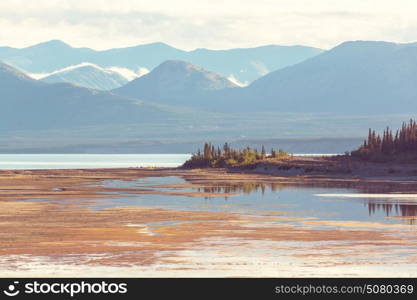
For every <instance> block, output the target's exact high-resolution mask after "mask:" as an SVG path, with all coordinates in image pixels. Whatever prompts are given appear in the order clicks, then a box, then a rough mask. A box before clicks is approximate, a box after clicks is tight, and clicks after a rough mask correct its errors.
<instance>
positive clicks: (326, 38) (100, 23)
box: [0, 0, 417, 49]
mask: <svg viewBox="0 0 417 300" xmlns="http://www.w3.org/2000/svg"><path fill="white" fill-rule="evenodd" d="M416 10H417V3H416V2H415V1H414V0H412V1H411V0H401V1H387V0H351V1H334V0H315V1H313V0H297V1H294V0H258V1H253V0H251V1H244V0H239V1H237V0H228V1H220V0H206V1H196V0H193V1H191V0H176V1H161V0H142V1H136V0H118V1H110V0H89V1H85V0H37V1H27V0H3V1H1V2H0V26H1V28H2V30H1V31H0V44H1V45H11V46H16V47H23V46H28V45H31V44H34V43H38V42H41V41H45V40H50V39H61V40H64V41H65V42H68V43H70V44H72V45H74V46H88V47H92V48H97V49H104V48H111V47H122V46H128V45H137V44H142V43H149V42H155V41H163V42H166V43H169V44H171V45H173V46H176V47H179V48H183V49H194V48H200V47H206V48H214V49H224V48H231V47H248V46H254V45H261V44H283V45H290V44H304V45H311V46H316V47H322V48H329V47H332V46H334V45H336V44H338V43H340V42H342V41H345V40H358V39H363V40H391V41H398V42H408V41H414V40H417V31H416V30H415V29H416V27H417V18H415V11H416Z"/></svg>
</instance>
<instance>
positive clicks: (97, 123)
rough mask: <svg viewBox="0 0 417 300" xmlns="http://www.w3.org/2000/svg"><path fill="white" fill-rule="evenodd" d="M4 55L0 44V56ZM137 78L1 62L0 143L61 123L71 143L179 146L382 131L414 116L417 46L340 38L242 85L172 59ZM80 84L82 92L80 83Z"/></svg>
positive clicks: (112, 71)
mask: <svg viewBox="0 0 417 300" xmlns="http://www.w3.org/2000/svg"><path fill="white" fill-rule="evenodd" d="M61 46H62V45H61ZM64 47H65V48H67V46H64ZM46 48H48V47H46ZM163 48H164V47H163ZM36 49H37V50H36ZM82 49H84V48H82ZM35 50H36V51H35ZM142 50H143V49H142ZM10 51H11V52H13V51H14V49H13V48H5V47H3V48H0V55H5V53H6V54H7V52H10ZM31 51H32V52H33V53H35V52H37V51H40V50H39V49H38V48H36V47H35V49H32V50H31ZM42 51H44V50H42ZM42 51H41V52H42ZM82 51H86V52H90V50H88V49H87V50H86V49H84V50H82ZM121 51H122V53H124V52H123V51H124V50H121ZM132 51H133V50H132ZM172 51H174V50H172ZM175 51H177V50H175ZM178 51H179V50H178ZM64 53H65V52H64ZM69 53H72V52H71V51H69ZM9 54H10V53H9ZM9 54H8V55H9ZM50 54H51V53H50ZM51 55H52V54H51ZM156 56H157V55H156ZM33 57H36V55H34V56H33ZM69 57H70V56H69ZM123 59H124V58H123ZM154 59H155V61H154V62H156V61H157V59H156V58H154ZM54 60H55V58H54V57H51V59H50V61H49V63H50V64H52V63H53V61H54ZM35 61H36V60H35ZM57 61H59V60H57ZM38 63H39V62H38V61H36V64H38ZM108 64H109V65H114V64H113V63H112V62H109V63H108ZM39 65H41V64H40V63H39ZM46 65H48V63H46ZM138 65H139V63H138ZM225 65H227V63H226V62H225ZM40 69H42V68H40ZM40 69H38V70H40ZM47 69H48V68H45V69H42V70H47ZM126 72H127V73H126ZM116 73H117V74H118V75H116ZM44 75H45V74H44ZM140 75H143V74H137V73H135V72H132V71H129V70H126V69H123V67H118V68H114V67H101V66H98V65H94V64H92V63H81V65H80V64H79V65H74V66H71V67H65V68H64V69H61V70H59V71H55V72H53V73H52V74H49V75H48V76H46V77H45V78H43V79H40V80H35V79H33V78H31V77H30V76H28V75H27V74H25V73H24V72H22V71H21V70H18V69H17V68H15V67H12V66H10V65H8V64H5V63H0V91H1V97H0V105H1V109H0V139H1V138H2V136H7V134H9V133H10V134H12V136H13V138H16V139H17V140H16V141H17V142H16V143H19V137H21V136H25V137H27V136H37V135H38V134H41V133H42V132H48V133H45V136H46V138H47V137H50V136H51V131H54V132H55V134H56V137H58V136H59V138H60V139H63V138H64V137H63V136H62V135H63V132H67V131H65V130H67V129H68V130H70V131H71V130H72V131H71V133H70V135H71V136H72V138H73V139H74V140H75V141H76V140H77V137H79V136H80V135H83V136H84V138H87V140H88V135H89V134H90V133H91V134H93V135H94V136H96V137H97V138H98V137H99V138H100V139H101V138H104V139H113V138H116V137H118V136H121V135H123V136H125V137H126V139H130V138H131V137H132V136H134V137H137V138H138V139H139V138H140V139H141V141H142V139H145V140H146V139H162V138H163V139H167V140H170V141H171V142H173V143H177V144H178V143H180V144H181V143H182V142H179V140H181V141H189V140H187V139H192V140H193V141H195V140H196V139H198V138H204V139H209V138H225V139H226V140H227V139H231V138H234V139H240V138H245V139H247V138H255V137H256V138H260V137H261V136H262V137H263V138H267V137H268V138H269V137H285V138H288V134H290V133H291V136H294V135H297V136H312V135H313V136H315V137H320V136H324V135H325V136H327V137H328V136H331V132H332V130H331V129H332V128H335V127H337V128H339V129H340V130H339V132H338V133H337V136H338V137H340V136H341V135H343V133H344V132H346V133H349V136H350V137H352V136H355V135H354V134H357V135H356V136H359V135H360V134H363V132H365V131H366V130H367V128H368V126H373V125H372V124H374V125H375V126H377V128H381V126H382V125H387V123H389V122H391V123H390V124H394V123H395V122H394V120H395V121H398V120H404V119H406V118H409V117H410V116H411V117H413V116H414V115H415V113H416V112H417V84H416V79H415V78H417V43H408V44H398V43H389V42H378V41H353V42H345V43H342V44H340V45H338V46H336V47H335V48H333V49H330V50H328V51H325V52H322V53H320V54H318V55H315V56H313V57H310V58H308V59H306V60H303V61H302V62H299V63H297V64H295V65H291V66H287V67H284V68H281V69H278V70H276V71H272V72H269V73H268V74H266V75H264V76H262V77H261V78H259V79H257V80H255V81H254V82H252V83H251V84H249V85H248V86H246V87H241V86H239V85H237V84H236V83H234V82H233V80H231V79H230V78H228V76H223V75H222V74H221V73H219V72H216V70H213V69H209V68H205V67H202V66H201V65H195V64H193V63H191V62H189V61H184V60H179V59H171V60H166V61H163V62H161V63H159V64H157V65H156V67H155V68H153V69H151V71H150V72H149V73H148V74H145V75H143V76H140ZM103 76H104V77H103ZM107 76H109V77H107ZM112 76H117V77H112ZM138 76H140V77H138ZM48 77H49V78H48ZM99 78H101V79H100V80H98V79H99ZM110 79H111V80H110ZM51 81H65V82H59V83H50V82H51ZM68 82H71V83H68ZM86 83H88V86H89V87H90V88H85V87H81V85H86ZM123 83H125V84H124V85H123ZM118 85H119V86H118ZM114 87H116V88H114ZM98 89H111V90H110V91H99V90H98ZM387 115H389V116H388V117H387ZM311 118H312V119H314V125H313V123H311V122H310V121H308V120H310V119H311ZM359 120H360V121H359ZM358 122H360V123H358ZM368 123H369V124H368ZM336 125H337V126H336ZM394 125H396V124H394ZM396 126H398V125H396ZM329 130H331V132H328V131H329ZM333 131H334V129H333ZM24 132H29V133H25V134H26V135H24ZM325 132H326V133H325ZM68 134H69V133H68ZM334 134H336V133H334ZM64 135H65V134H64ZM346 137H348V136H346ZM35 140H36V139H35ZM153 142H154V141H153ZM153 142H152V143H153ZM107 143H111V141H110V142H107ZM155 143H158V142H155ZM77 149H78V148H77Z"/></svg>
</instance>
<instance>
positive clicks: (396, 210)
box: [366, 202, 417, 224]
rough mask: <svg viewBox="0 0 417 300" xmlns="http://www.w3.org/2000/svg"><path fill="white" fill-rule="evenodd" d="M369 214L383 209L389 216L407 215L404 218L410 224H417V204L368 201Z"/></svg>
mask: <svg viewBox="0 0 417 300" xmlns="http://www.w3.org/2000/svg"><path fill="white" fill-rule="evenodd" d="M366 206H367V207H368V212H369V216H372V215H374V214H375V213H377V212H379V211H382V212H384V213H385V215H386V216H387V217H392V216H395V217H406V219H405V220H404V221H405V222H406V223H408V224H415V223H416V218H417V205H414V204H399V203H381V202H368V203H366Z"/></svg>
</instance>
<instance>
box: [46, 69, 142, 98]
mask: <svg viewBox="0 0 417 300" xmlns="http://www.w3.org/2000/svg"><path fill="white" fill-rule="evenodd" d="M127 71H130V70H127V69H125V70H122V68H116V70H115V69H114V68H103V67H100V66H98V65H95V64H93V63H89V62H83V63H81V64H78V65H73V66H69V67H65V68H63V69H60V70H57V71H55V72H52V73H50V74H47V75H46V76H44V77H43V78H41V80H42V81H44V82H48V83H58V82H68V83H72V84H74V85H78V86H82V87H86V88H91V89H97V90H103V91H106V90H112V89H115V88H118V87H121V86H122V85H124V84H126V83H128V82H129V81H130V80H131V79H129V78H128V76H126V75H125V74H123V73H126V72H127ZM131 73H134V72H133V71H131ZM129 75H130V74H129ZM138 76H139V75H137V76H136V77H138Z"/></svg>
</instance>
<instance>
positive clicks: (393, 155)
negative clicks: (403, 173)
mask: <svg viewBox="0 0 417 300" xmlns="http://www.w3.org/2000/svg"><path fill="white" fill-rule="evenodd" d="M351 156H353V157H358V158H361V159H365V160H371V161H381V162H383V161H393V160H395V161H409V160H417V123H416V121H415V120H410V121H409V122H408V123H407V122H403V124H402V126H401V128H400V129H398V130H396V131H395V133H394V132H393V131H392V130H391V129H390V128H389V127H387V128H386V129H385V130H384V132H383V134H382V135H380V134H377V133H376V132H375V130H372V129H369V132H368V138H367V139H366V140H365V141H364V142H363V144H362V145H361V146H360V147H359V148H358V149H357V150H355V151H352V152H351Z"/></svg>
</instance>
